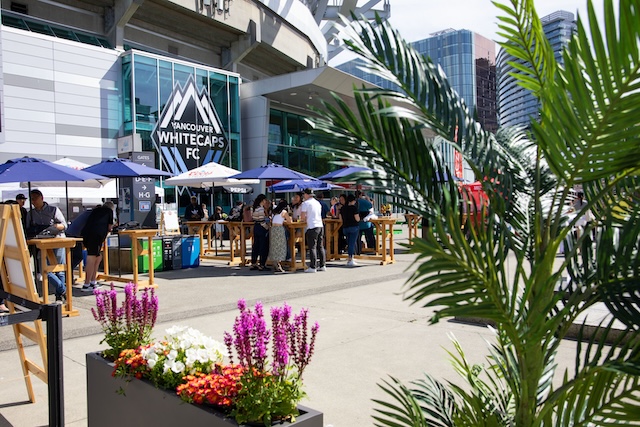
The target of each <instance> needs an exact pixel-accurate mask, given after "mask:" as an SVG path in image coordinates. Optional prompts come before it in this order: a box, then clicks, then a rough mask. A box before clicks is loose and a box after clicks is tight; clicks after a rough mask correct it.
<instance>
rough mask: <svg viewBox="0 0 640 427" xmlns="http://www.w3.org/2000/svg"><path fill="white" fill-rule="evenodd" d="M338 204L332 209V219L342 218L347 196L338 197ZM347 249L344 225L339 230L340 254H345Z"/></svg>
mask: <svg viewBox="0 0 640 427" xmlns="http://www.w3.org/2000/svg"><path fill="white" fill-rule="evenodd" d="M354 199H355V197H354ZM337 200H338V203H336V204H335V205H333V206H332V207H331V217H332V218H340V211H341V210H342V207H343V206H346V205H347V195H346V194H344V193H342V194H340V196H339V197H337ZM346 249H347V237H346V236H345V235H344V225H342V226H341V227H340V228H339V229H338V253H339V254H343V253H344V251H345V250H346Z"/></svg>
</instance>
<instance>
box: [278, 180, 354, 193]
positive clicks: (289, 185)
mask: <svg viewBox="0 0 640 427" xmlns="http://www.w3.org/2000/svg"><path fill="white" fill-rule="evenodd" d="M305 188H312V189H314V190H332V189H334V188H343V187H341V186H339V185H335V184H331V183H330V182H326V181H321V180H319V179H287V180H285V181H280V182H279V183H277V184H273V185H272V186H271V187H269V189H270V190H271V191H273V192H274V193H285V192H288V191H302V190H304V189H305Z"/></svg>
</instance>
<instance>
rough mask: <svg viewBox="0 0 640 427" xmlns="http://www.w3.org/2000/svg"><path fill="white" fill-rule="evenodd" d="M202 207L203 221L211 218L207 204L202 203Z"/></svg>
mask: <svg viewBox="0 0 640 427" xmlns="http://www.w3.org/2000/svg"><path fill="white" fill-rule="evenodd" d="M200 207H201V208H202V219H207V218H209V209H207V204H206V203H202V204H201V205H200Z"/></svg>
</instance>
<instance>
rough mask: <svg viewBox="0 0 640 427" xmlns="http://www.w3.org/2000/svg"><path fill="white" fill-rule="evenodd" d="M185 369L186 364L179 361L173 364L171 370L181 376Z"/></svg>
mask: <svg viewBox="0 0 640 427" xmlns="http://www.w3.org/2000/svg"><path fill="white" fill-rule="evenodd" d="M184 368H185V366H184V363H182V362H181V361H179V360H174V361H173V363H172V364H171V370H172V371H173V372H175V373H176V374H179V373H181V372H182V371H184Z"/></svg>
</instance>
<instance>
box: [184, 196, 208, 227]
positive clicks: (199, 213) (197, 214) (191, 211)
mask: <svg viewBox="0 0 640 427" xmlns="http://www.w3.org/2000/svg"><path fill="white" fill-rule="evenodd" d="M202 219H204V211H203V210H202V206H200V204H199V203H198V199H196V197H195V196H192V197H191V204H190V205H189V206H187V208H186V209H185V211H184V220H185V221H201V220H202Z"/></svg>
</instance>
